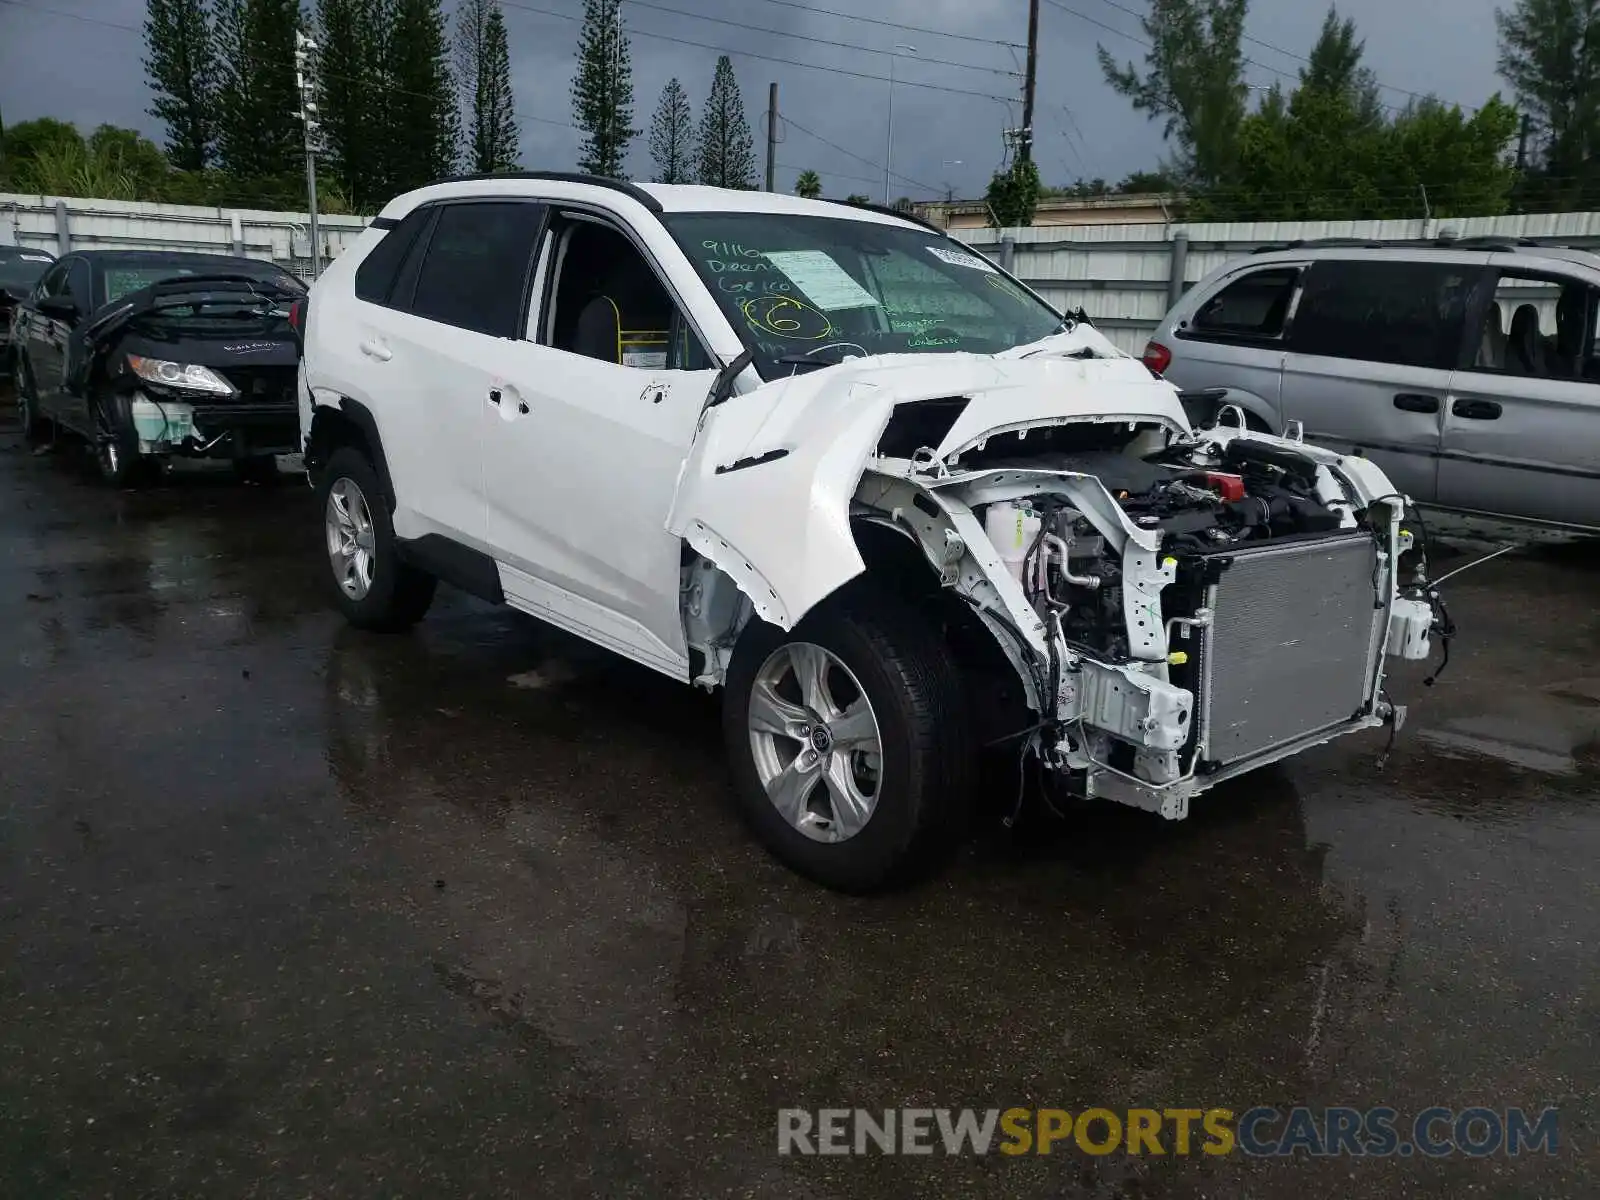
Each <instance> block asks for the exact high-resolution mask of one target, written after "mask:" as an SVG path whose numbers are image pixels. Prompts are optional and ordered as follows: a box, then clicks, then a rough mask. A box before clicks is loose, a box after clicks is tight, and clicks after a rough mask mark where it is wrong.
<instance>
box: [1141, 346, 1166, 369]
mask: <svg viewBox="0 0 1600 1200" xmlns="http://www.w3.org/2000/svg"><path fill="white" fill-rule="evenodd" d="M1144 365H1145V366H1147V367H1149V368H1150V370H1151V371H1153V372H1154V373H1155V374H1157V375H1164V374H1166V371H1167V368H1168V367H1170V366H1171V365H1172V351H1171V350H1168V349H1167V348H1166V347H1165V346H1163V345H1162V344H1161V343H1160V342H1150V343H1147V344H1146V346H1145V348H1144Z"/></svg>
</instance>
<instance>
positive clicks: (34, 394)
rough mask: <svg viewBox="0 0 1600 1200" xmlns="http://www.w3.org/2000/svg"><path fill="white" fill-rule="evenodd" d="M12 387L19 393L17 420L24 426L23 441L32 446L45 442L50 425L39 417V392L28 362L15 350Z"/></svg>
mask: <svg viewBox="0 0 1600 1200" xmlns="http://www.w3.org/2000/svg"><path fill="white" fill-rule="evenodd" d="M11 387H12V389H13V390H14V391H15V392H16V393H17V419H18V421H19V422H20V423H21V425H22V437H23V440H24V441H26V442H27V443H29V444H30V445H31V444H33V443H35V442H41V441H43V440H44V438H45V435H46V434H48V433H49V432H50V423H49V422H48V421H47V420H45V419H44V418H43V417H42V416H40V415H39V392H38V389H37V388H36V387H34V382H33V371H32V369H31V368H30V367H29V366H28V360H27V359H26V358H24V357H23V354H22V351H20V350H17V349H15V348H13V349H12V351H11Z"/></svg>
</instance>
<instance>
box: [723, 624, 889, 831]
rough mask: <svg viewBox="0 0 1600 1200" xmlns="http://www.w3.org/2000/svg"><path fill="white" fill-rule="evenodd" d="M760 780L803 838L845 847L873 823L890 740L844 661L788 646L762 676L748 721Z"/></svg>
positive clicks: (800, 645)
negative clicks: (886, 742) (886, 744)
mask: <svg viewBox="0 0 1600 1200" xmlns="http://www.w3.org/2000/svg"><path fill="white" fill-rule="evenodd" d="M746 720H747V723H748V726H749V732H750V749H751V752H752V754H753V755H754V758H755V767H756V774H757V776H758V777H759V778H760V780H761V786H762V787H763V788H764V789H765V790H766V793H767V798H768V799H769V800H771V801H772V805H773V807H774V808H776V809H777V810H778V812H779V813H780V814H781V815H782V816H783V818H784V820H786V821H788V822H789V824H790V825H791V826H793V827H794V828H795V829H796V830H798V831H799V832H800V833H802V834H804V835H805V836H806V837H808V838H811V839H813V840H814V841H819V842H843V841H847V840H848V839H850V838H852V837H854V836H855V835H856V834H858V833H860V832H861V830H862V829H864V828H865V827H866V825H867V822H868V821H870V820H871V819H872V814H873V811H874V810H875V809H876V808H877V804H878V796H879V794H880V793H881V790H882V786H883V737H882V734H881V732H880V730H879V727H878V718H877V715H876V714H875V713H874V712H873V710H872V702H871V701H870V700H868V699H867V694H866V692H865V691H864V690H863V689H862V687H861V683H860V681H859V680H858V679H857V678H856V677H855V674H854V673H853V672H852V671H851V670H850V668H849V667H847V666H845V665H844V663H843V662H842V661H840V659H839V658H838V656H837V655H835V654H833V653H832V652H831V651H829V650H826V649H824V648H823V647H821V646H818V645H814V644H812V643H810V642H787V643H785V644H784V645H782V646H780V647H778V649H776V650H774V651H773V652H772V653H771V654H770V655H769V656H768V657H767V660H766V662H764V663H763V664H762V665H761V669H760V670H759V671H757V672H756V677H755V682H754V683H753V684H752V685H751V689H750V703H749V708H748V713H747V717H746Z"/></svg>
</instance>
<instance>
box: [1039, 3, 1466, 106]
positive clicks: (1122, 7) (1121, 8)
mask: <svg viewBox="0 0 1600 1200" xmlns="http://www.w3.org/2000/svg"><path fill="white" fill-rule="evenodd" d="M1051 3H1053V4H1054V3H1055V0H1051ZM1100 3H1102V4H1104V5H1106V6H1107V7H1108V8H1114V9H1116V10H1117V11H1118V12H1121V13H1127V14H1128V15H1129V16H1130V17H1135V18H1137V19H1138V20H1140V21H1141V22H1142V21H1143V20H1144V19H1145V15H1146V14H1144V13H1142V12H1140V11H1139V10H1138V9H1135V8H1129V7H1128V6H1127V5H1126V4H1120V3H1118V0H1100ZM1056 7H1057V8H1061V9H1063V10H1064V11H1067V12H1072V10H1071V9H1068V8H1066V6H1065V5H1061V4H1056ZM1073 15H1074V16H1079V17H1083V19H1084V20H1085V21H1089V22H1090V23H1091V24H1093V23H1094V21H1093V18H1091V17H1084V16H1083V14H1081V13H1073ZM1101 28H1102V29H1109V30H1111V32H1112V33H1118V34H1121V36H1123V37H1129V36H1130V35H1129V34H1126V33H1122V31H1121V30H1119V29H1111V26H1109V25H1103V26H1101ZM1239 37H1240V39H1241V40H1242V41H1246V42H1249V43H1250V44H1251V45H1253V46H1260V47H1262V48H1263V49H1266V50H1271V51H1273V52H1274V53H1276V54H1281V55H1283V56H1284V57H1285V58H1292V59H1294V61H1295V62H1298V63H1304V64H1306V65H1310V63H1311V59H1310V58H1308V57H1307V56H1306V55H1304V54H1299V53H1297V52H1296V51H1293V50H1285V49H1284V48H1283V47H1282V46H1279V45H1277V44H1276V43H1275V42H1269V41H1266V40H1264V39H1262V38H1258V37H1252V36H1251V35H1250V34H1248V33H1241V34H1240V35H1239ZM1134 40H1138V39H1134ZM1144 44H1145V45H1148V43H1144ZM1245 61H1246V62H1251V60H1249V59H1246V60H1245ZM1252 65H1253V66H1257V67H1260V68H1261V69H1262V70H1264V71H1271V72H1272V73H1273V74H1275V75H1281V76H1282V77H1283V78H1285V79H1293V78H1297V77H1296V76H1291V75H1289V74H1287V73H1286V72H1283V71H1279V70H1277V68H1275V67H1269V66H1267V64H1266V63H1260V62H1252ZM1373 79H1374V81H1375V82H1376V83H1377V85H1378V86H1379V87H1381V88H1382V89H1383V90H1384V91H1386V92H1397V93H1399V94H1400V95H1402V96H1410V97H1411V98H1412V99H1413V100H1428V99H1432V98H1433V97H1430V96H1427V95H1425V94H1423V93H1422V92H1413V91H1412V90H1411V89H1410V88H1403V87H1396V86H1395V85H1394V84H1392V83H1384V82H1383V80H1381V79H1378V78H1377V76H1373ZM1384 107H1385V108H1389V109H1390V111H1391V112H1398V111H1399V110H1398V109H1394V108H1392V107H1391V106H1389V105H1384ZM1457 107H1459V108H1462V109H1465V110H1466V111H1467V112H1477V111H1478V110H1477V109H1476V108H1473V107H1472V106H1471V105H1469V104H1461V105H1458V106H1457Z"/></svg>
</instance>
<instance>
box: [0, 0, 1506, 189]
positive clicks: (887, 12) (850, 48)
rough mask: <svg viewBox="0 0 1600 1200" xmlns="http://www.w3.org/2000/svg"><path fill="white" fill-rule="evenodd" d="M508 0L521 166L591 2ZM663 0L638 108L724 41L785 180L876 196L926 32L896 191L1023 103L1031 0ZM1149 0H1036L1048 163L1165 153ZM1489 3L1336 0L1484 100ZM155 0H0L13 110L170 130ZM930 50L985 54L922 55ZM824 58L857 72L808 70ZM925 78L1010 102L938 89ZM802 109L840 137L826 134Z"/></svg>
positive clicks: (652, 20)
mask: <svg viewBox="0 0 1600 1200" xmlns="http://www.w3.org/2000/svg"><path fill="white" fill-rule="evenodd" d="M503 2H504V4H505V12H506V24H507V28H508V30H509V33H510V39H511V54H512V70H513V84H514V87H515V90H516V96H517V108H518V111H519V115H520V116H521V118H522V149H523V157H524V160H525V161H526V163H527V165H529V166H537V167H551V168H565V167H570V166H571V165H572V163H573V160H574V158H575V156H576V152H577V144H578V135H577V133H576V132H575V131H574V130H572V129H570V128H568V127H567V123H568V122H570V120H571V103H570V100H569V97H568V87H569V84H570V81H571V77H572V69H573V47H574V44H575V42H576V37H577V30H578V25H577V22H576V21H575V20H571V19H562V18H561V17H560V16H551V15H547V13H558V14H567V15H568V16H569V17H575V16H576V15H577V14H578V13H580V12H581V10H582V6H581V3H580V0H526V3H522V2H521V0H519V2H518V3H512V0H503ZM658 2H659V4H660V5H662V6H665V7H668V8H675V9H680V10H683V11H684V12H692V13H695V14H697V15H696V16H693V17H690V16H681V15H676V14H672V13H668V12H663V11H661V10H660V8H646V7H643V0H634V2H629V0H624V19H625V21H626V23H627V26H628V29H629V32H630V34H631V37H632V46H633V64H634V84H635V106H634V124H635V125H636V126H637V127H638V128H640V129H644V130H647V129H648V128H649V122H650V115H651V112H652V111H653V110H654V108H655V103H656V98H657V96H658V95H659V93H660V90H661V86H662V84H664V83H665V82H666V81H667V79H668V78H670V77H672V76H674V75H675V76H677V77H678V78H679V79H680V80H682V82H683V84H684V86H685V87H686V88H687V89H688V91H689V95H690V97H691V99H692V101H693V102H694V103H695V105H696V106H697V107H698V105H699V103H700V102H701V101H702V100H703V99H704V98H705V94H706V91H707V89H708V88H709V86H710V83H711V73H712V68H713V66H714V65H715V62H716V57H717V54H718V53H719V51H723V50H725V51H729V52H732V53H733V61H734V67H735V70H736V71H737V73H738V76H739V83H740V86H741V88H742V90H743V92H744V98H745V107H746V110H747V112H748V114H749V116H750V120H751V124H752V126H753V127H754V131H755V134H756V139H757V152H758V157H759V155H760V152H761V146H762V139H763V138H764V135H765V128H764V124H763V120H762V114H763V113H764V111H765V109H766V106H767V95H766V94H767V85H768V84H769V83H770V82H774V81H775V82H777V83H778V85H779V93H780V95H779V104H778V107H779V111H780V113H783V114H786V115H788V116H789V117H791V118H792V122H797V123H798V125H796V124H794V123H789V124H787V125H786V126H785V129H784V133H783V138H784V140H783V143H782V144H781V145H780V146H779V147H778V161H779V163H780V164H782V166H781V168H780V170H779V172H778V181H779V186H780V187H784V188H788V187H791V186H793V182H794V177H795V175H796V174H797V173H798V172H799V171H800V170H803V169H805V168H808V167H809V168H813V169H815V170H817V171H819V172H820V173H821V174H822V176H823V180H824V184H825V187H826V190H827V192H828V193H829V194H830V195H842V194H844V193H846V192H851V191H860V192H866V193H868V194H869V195H871V196H872V197H873V198H874V199H881V197H882V193H883V163H884V157H885V155H884V147H885V135H886V133H887V120H888V94H889V85H888V83H887V80H886V78H885V77H886V76H887V75H888V74H889V67H890V58H889V57H888V55H887V54H885V53H881V52H884V51H893V50H894V49H895V47H896V44H897V43H901V44H907V45H912V46H915V47H916V53H915V54H912V53H909V52H907V51H904V50H901V51H898V57H897V58H896V59H895V60H894V73H895V75H896V77H897V78H898V79H900V80H902V81H905V82H904V83H902V84H901V85H898V86H896V88H895V92H894V109H895V129H894V134H895V136H894V167H895V171H896V173H897V174H898V175H901V176H904V178H897V179H895V180H894V181H893V183H892V186H891V189H890V190H891V192H892V194H893V195H896V196H898V195H903V194H904V195H913V196H923V195H927V194H928V193H929V192H930V191H934V190H938V189H942V188H944V187H946V186H948V187H952V188H954V189H955V190H956V191H957V192H958V193H961V194H968V195H971V194H977V193H979V192H981V190H982V188H983V185H984V183H985V182H986V181H987V179H988V176H989V173H990V172H991V171H992V170H993V169H994V167H995V166H996V164H997V163H998V161H999V159H1000V155H1001V131H1002V130H1003V129H1004V128H1006V127H1007V126H1008V125H1013V124H1015V123H1016V122H1017V121H1018V120H1019V119H1020V107H1021V106H1020V92H1021V81H1020V79H1017V78H1013V77H1011V76H1009V75H1004V74H996V73H993V72H995V71H1001V72H1004V71H1020V69H1021V52H1020V51H1012V50H1010V49H1008V48H1006V47H1005V46H1002V45H999V44H996V43H999V42H1016V43H1021V42H1023V41H1025V40H1026V36H1027V10H1026V4H1025V3H1024V0H1004V2H1001V0H878V2H877V3H875V4H872V5H870V6H869V5H863V4H861V3H860V0H797V3H799V4H803V5H806V6H808V8H799V7H793V6H790V5H788V4H775V3H771V2H770V0H658ZM1061 4H1065V5H1066V6H1067V7H1066V8H1063V7H1061ZM814 7H823V8H830V9H834V10H836V11H838V12H847V11H848V12H857V13H860V14H862V15H867V14H870V15H871V16H873V17H875V18H878V19H879V20H883V21H898V22H904V23H906V24H911V25H920V26H925V27H929V28H936V29H939V30H943V31H948V32H950V33H959V34H965V35H968V36H969V37H972V38H977V39H981V40H979V41H965V40H959V39H956V38H948V37H941V36H937V35H930V34H927V33H921V32H914V31H911V30H906V29H894V28H889V27H887V26H884V25H873V24H867V23H863V22H860V21H854V20H849V19H842V18H839V17H834V16H829V15H826V14H823V13H820V12H816V11H810V10H809V9H810V8H814ZM1141 7H1142V5H1141V4H1140V2H1139V0H1060V3H1059V4H1058V3H1055V2H1053V0H1044V6H1043V9H1042V14H1041V23H1040V28H1041V35H1040V46H1041V49H1040V57H1039V62H1040V68H1039V98H1038V111H1037V116H1036V127H1037V130H1038V135H1037V157H1038V159H1039V163H1040V168H1041V170H1042V172H1043V173H1044V175H1045V177H1046V179H1047V180H1049V181H1058V180H1059V181H1069V180H1071V179H1073V178H1076V177H1079V176H1084V177H1093V176H1103V177H1105V178H1107V179H1111V180H1116V179H1118V178H1120V177H1121V176H1123V175H1125V174H1127V173H1128V172H1129V171H1133V170H1137V169H1140V168H1146V167H1151V166H1154V165H1155V164H1156V162H1157V161H1158V160H1159V159H1160V158H1161V156H1162V155H1163V154H1164V153H1165V147H1163V145H1162V143H1161V138H1160V130H1159V127H1158V126H1156V125H1153V124H1152V123H1150V122H1149V121H1146V120H1145V119H1144V118H1143V117H1142V116H1140V115H1139V114H1137V113H1134V112H1133V111H1132V110H1131V109H1130V107H1129V105H1128V103H1127V102H1126V101H1125V100H1123V99H1122V98H1121V97H1120V96H1117V95H1115V94H1114V93H1112V92H1111V91H1110V90H1109V89H1108V88H1107V87H1106V86H1105V84H1104V83H1103V82H1102V81H1101V76H1100V70H1099V67H1098V65H1097V63H1096V61H1095V46H1096V44H1097V43H1101V44H1104V45H1105V46H1106V47H1107V48H1108V49H1110V50H1111V51H1112V52H1113V53H1114V54H1116V55H1117V56H1118V57H1119V58H1123V59H1127V58H1133V59H1135V60H1138V59H1139V58H1140V57H1141V56H1142V54H1143V47H1142V46H1140V45H1139V44H1138V43H1137V42H1136V41H1134V40H1132V39H1131V38H1129V37H1127V36H1121V35H1119V34H1118V33H1113V32H1111V30H1119V31H1121V34H1133V35H1137V34H1138V32H1139V30H1138V23H1137V20H1136V19H1135V18H1134V17H1133V16H1131V15H1129V14H1128V13H1127V12H1125V11H1123V10H1124V9H1134V10H1139V9H1140V8H1141ZM1494 7H1495V0H1343V2H1342V3H1341V4H1340V11H1341V13H1343V14H1345V15H1348V16H1351V17H1354V18H1355V19H1356V21H1357V24H1358V25H1359V27H1360V29H1361V32H1362V34H1363V35H1364V36H1365V37H1366V39H1367V61H1368V64H1369V65H1370V66H1371V67H1372V68H1373V69H1374V70H1375V71H1376V72H1377V74H1378V76H1379V78H1380V79H1381V80H1383V81H1384V82H1385V83H1386V84H1389V85H1391V87H1392V89H1395V90H1389V91H1386V92H1385V95H1384V98H1385V100H1386V102H1388V103H1390V104H1393V105H1397V106H1398V105H1403V104H1404V103H1405V102H1406V100H1407V97H1406V95H1404V94H1403V92H1402V91H1401V90H1398V89H1405V90H1407V91H1414V92H1419V93H1427V92H1436V93H1437V94H1439V95H1440V96H1442V97H1443V98H1445V99H1447V100H1451V101H1458V102H1461V103H1465V104H1470V105H1477V104H1481V103H1482V102H1483V100H1484V99H1485V98H1486V97H1487V96H1488V95H1489V94H1490V93H1491V92H1492V91H1493V90H1494V89H1495V88H1497V87H1499V86H1501V85H1500V81H1499V80H1498V79H1496V77H1495V75H1494V59H1495V32H1494V22H1493V12H1494ZM1069 8H1070V9H1072V10H1076V11H1075V12H1073V11H1068V9H1069ZM47 9H48V10H54V11H45V10H47ZM536 9H543V10H547V11H546V12H538V11H534V10H536ZM1324 12H1325V8H1324V6H1323V5H1322V4H1321V3H1320V2H1315V3H1314V2H1309V0H1255V3H1254V4H1253V5H1252V7H1251V15H1250V21H1249V26H1248V28H1249V32H1250V34H1251V35H1252V36H1253V37H1254V38H1256V39H1259V40H1258V41H1253V42H1248V43H1246V47H1245V49H1246V53H1247V54H1248V55H1249V57H1250V58H1251V66H1250V71H1249V75H1250V79H1251V82H1253V83H1260V84H1270V83H1272V82H1273V81H1274V80H1276V79H1280V78H1282V77H1283V76H1285V75H1287V76H1290V77H1292V76H1293V74H1294V72H1295V71H1296V70H1297V68H1298V66H1299V62H1298V60H1297V58H1296V57H1295V56H1296V55H1303V54H1305V53H1306V51H1307V50H1308V49H1309V47H1310V45H1311V42H1312V40H1313V39H1314V38H1315V36H1316V32H1317V28H1318V26H1319V25H1320V24H1321V21H1322V17H1323V14H1324ZM143 16H144V5H143V3H142V2H141V0H21V3H10V2H5V3H0V110H3V112H4V115H5V119H6V120H7V121H8V122H14V121H18V120H24V119H26V118H29V117H35V116H43V115H51V116H58V117H62V118H64V119H67V120H71V121H74V122H76V123H77V124H78V125H79V126H80V127H84V128H89V127H92V126H94V125H96V124H99V123H100V122H103V121H109V122H112V123H115V124H119V125H133V126H136V127H138V128H141V129H143V130H145V131H146V132H147V133H150V134H152V135H153V136H156V137H159V136H160V130H159V128H158V127H156V126H155V124H154V122H153V121H152V120H151V119H150V117H149V116H148V115H147V114H146V112H145V109H146V108H147V107H148V105H149V96H148V93H147V92H146V90H145V87H144V82H143V79H144V74H143V69H142V67H141V66H140V58H141V55H142V52H143V46H142V41H141V38H140V36H139V34H138V33H137V32H136V31H137V29H138V27H139V25H140V23H141V21H142V19H143ZM75 17H76V18H79V19H75ZM82 18H89V19H87V20H86V19H82ZM705 18H721V19H722V20H724V21H731V22H738V23H739V24H741V25H745V26H759V27H763V28H764V29H765V30H767V31H768V32H758V31H754V30H751V29H745V28H738V27H735V26H732V25H728V24H721V23H718V22H717V21H716V20H708V19H705ZM114 26H127V27H129V28H125V29H124V28H115V27H114ZM794 35H800V36H794ZM805 38H816V39H823V40H825V41H831V42H842V43H845V44H846V45H845V46H833V45H825V44H822V43H821V42H818V41H807V40H804V39H805ZM673 39H676V40H673ZM1261 43H1270V47H1269V46H1268V45H1263V44H1261ZM873 51H879V52H880V53H874V52H873ZM1285 52H1287V53H1285ZM758 55H759V56H766V57H765V58H762V57H756V56H758ZM932 58H937V59H944V60H948V61H952V62H961V63H968V64H972V65H973V66H975V67H979V68H988V69H989V70H969V69H962V68H958V67H951V66H942V65H936V64H933V63H929V62H927V61H919V59H920V60H927V59H932ZM773 59H785V60H790V61H789V62H788V63H785V62H776V61H771V60H773ZM793 64H809V65H808V66H804V65H793ZM820 66H827V67H834V68H838V69H839V70H842V71H847V72H854V73H856V74H854V75H849V74H836V73H830V72H827V71H822V70H817V69H815V68H816V67H820ZM859 75H866V76H876V77H878V78H871V79H863V78H859V77H858V76H859ZM917 83H929V84H939V85H942V86H944V87H948V88H955V89H961V90H963V91H967V92H974V93H982V94H986V95H990V96H994V97H1003V98H1004V99H988V98H985V97H984V95H959V94H953V93H950V92H943V91H934V90H928V89H925V88H922V87H917V86H915V84H917ZM798 126H804V127H805V128H807V129H810V130H814V131H816V133H817V134H820V135H822V137H824V138H826V139H828V141H831V142H834V143H837V145H838V146H840V147H843V148H844V150H843V151H841V150H839V149H835V148H833V147H830V146H828V145H825V144H824V143H823V142H821V141H819V140H817V139H816V138H815V137H813V136H811V135H810V134H808V133H805V132H802V131H801V129H800V128H799V127H798ZM846 151H847V152H848V153H846ZM629 165H630V168H631V170H632V171H633V173H634V174H636V175H638V176H640V177H648V175H649V173H650V170H651V163H650V160H649V155H648V152H647V150H646V147H645V139H644V137H642V136H641V137H640V138H639V140H638V141H637V142H636V143H635V145H634V150H633V156H632V158H631V160H630V164H629Z"/></svg>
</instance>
